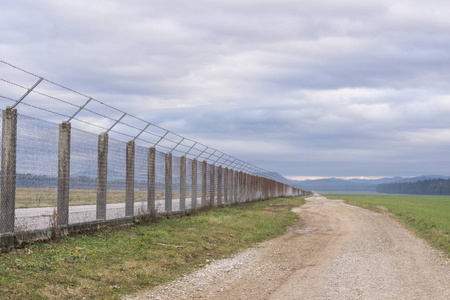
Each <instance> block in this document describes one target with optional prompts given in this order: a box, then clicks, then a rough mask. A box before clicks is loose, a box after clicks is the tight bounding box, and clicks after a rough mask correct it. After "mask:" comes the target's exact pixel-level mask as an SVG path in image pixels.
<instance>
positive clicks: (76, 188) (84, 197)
mask: <svg viewBox="0 0 450 300" xmlns="http://www.w3.org/2000/svg"><path fill="white" fill-rule="evenodd" d="M0 105H1V106H2V107H3V108H5V109H4V110H2V111H0V115H1V117H2V120H3V122H2V124H1V127H0V129H1V132H2V134H1V137H0V138H1V139H0V143H1V145H2V147H1V148H2V159H1V160H2V163H1V206H0V216H1V218H0V238H1V243H2V247H4V246H5V245H6V246H8V244H13V243H14V237H15V236H16V234H17V233H23V232H31V231H36V230H48V229H49V228H50V229H52V228H63V229H64V228H66V229H67V228H72V227H77V226H80V224H94V225H98V224H102V223H101V222H108V220H130V219H131V220H132V219H133V218H135V217H139V216H145V215H152V214H154V213H180V212H185V211H187V210H192V209H199V208H202V207H216V206H223V205H231V204H234V203H237V202H238V203H240V202H247V201H254V200H260V199H266V198H269V197H278V196H292V195H300V194H305V193H306V192H305V191H303V190H301V189H300V188H298V187H296V186H294V185H292V183H291V182H290V181H288V180H287V179H286V178H284V177H282V176H281V175H279V174H277V173H273V172H268V171H266V170H263V169H261V168H259V167H256V166H254V165H252V164H250V163H248V162H245V161H242V160H239V159H238V158H236V157H234V156H232V155H229V154H226V153H223V152H221V151H218V150H216V149H213V148H211V147H208V146H206V145H203V144H202V143H200V142H197V141H194V140H191V139H189V138H186V137H183V136H181V135H178V134H176V133H174V132H171V131H169V130H167V129H164V128H162V127H159V126H157V125H155V124H152V123H150V122H147V121H146V120H143V119H140V118H138V117H136V116H132V115H130V114H127V113H126V112H124V111H121V110H120V109H117V108H115V107H112V106H110V105H108V104H106V103H103V102H101V101H99V100H96V99H94V98H92V97H89V96H87V95H84V94H83V93H80V92H77V91H75V90H72V89H70V88H67V87H64V86H62V85H60V84H58V83H55V82H53V81H50V80H47V79H44V78H42V77H40V76H38V75H35V74H33V73H31V72H28V71H26V70H23V69H20V68H18V67H16V66H13V65H11V64H9V63H7V62H4V61H1V60H0ZM71 226H72V227H71ZM11 237H13V240H11Z"/></svg>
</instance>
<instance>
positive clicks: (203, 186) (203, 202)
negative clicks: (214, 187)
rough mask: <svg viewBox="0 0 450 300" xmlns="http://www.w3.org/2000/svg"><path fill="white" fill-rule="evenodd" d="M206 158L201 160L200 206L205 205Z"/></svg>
mask: <svg viewBox="0 0 450 300" xmlns="http://www.w3.org/2000/svg"><path fill="white" fill-rule="evenodd" d="M207 167H208V165H207V163H206V160H204V161H203V162H202V206H205V205H206V168H207Z"/></svg>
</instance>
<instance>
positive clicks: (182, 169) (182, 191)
mask: <svg viewBox="0 0 450 300" xmlns="http://www.w3.org/2000/svg"><path fill="white" fill-rule="evenodd" d="M185 209H186V156H182V157H180V211H184V210H185Z"/></svg>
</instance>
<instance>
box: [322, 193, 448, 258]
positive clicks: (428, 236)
mask: <svg viewBox="0 0 450 300" xmlns="http://www.w3.org/2000/svg"><path fill="white" fill-rule="evenodd" d="M326 197H327V198H328V199H344V200H346V202H348V203H349V204H353V205H357V206H361V207H364V208H368V209H371V210H374V211H379V212H385V213H386V212H388V213H389V214H390V215H391V216H393V217H394V218H396V219H398V220H399V221H400V222H402V223H403V224H405V225H406V226H407V227H408V228H410V229H412V230H413V231H415V232H416V233H417V234H418V235H419V236H420V237H422V238H424V239H425V240H427V241H428V242H429V243H430V244H431V245H432V246H434V247H436V248H439V249H441V250H443V251H444V252H445V253H446V254H447V255H450V197H449V196H409V195H408V196H407V195H326Z"/></svg>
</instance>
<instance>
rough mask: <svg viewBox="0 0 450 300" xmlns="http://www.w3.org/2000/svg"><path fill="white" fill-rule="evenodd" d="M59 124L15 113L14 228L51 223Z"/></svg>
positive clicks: (55, 198) (20, 229) (40, 226)
mask: <svg viewBox="0 0 450 300" xmlns="http://www.w3.org/2000/svg"><path fill="white" fill-rule="evenodd" d="M58 137H59V125H58V124H54V123H50V122H46V121H42V120H39V119H35V118H32V117H27V116H24V115H20V114H19V115H18V116H17V152H16V153H17V154H16V155H17V156H16V157H17V160H16V172H17V173H16V174H17V176H16V194H15V230H16V231H24V230H33V229H42V228H47V227H49V226H52V225H54V224H53V222H54V221H55V218H56V217H55V215H56V212H55V213H54V209H55V208H56V203H57V184H58Z"/></svg>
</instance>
